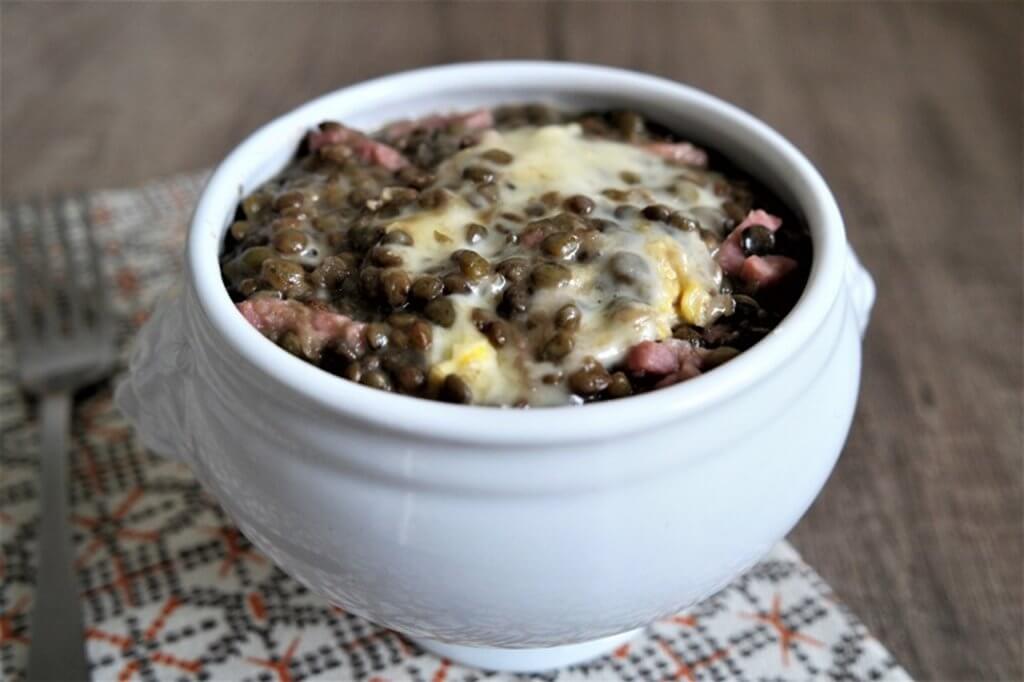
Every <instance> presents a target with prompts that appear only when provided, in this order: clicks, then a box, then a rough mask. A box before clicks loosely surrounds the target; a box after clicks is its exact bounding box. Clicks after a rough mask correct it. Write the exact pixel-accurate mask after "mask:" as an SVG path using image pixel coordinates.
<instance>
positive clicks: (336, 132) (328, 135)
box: [308, 126, 409, 171]
mask: <svg viewBox="0 0 1024 682" xmlns="http://www.w3.org/2000/svg"><path fill="white" fill-rule="evenodd" d="M308 139H309V149H310V151H314V152H315V151H317V150H318V149H320V148H322V147H327V146H329V145H334V144H341V145H345V146H346V147H349V148H350V149H352V151H353V152H355V154H356V156H358V157H359V158H360V159H362V160H363V161H366V162H368V163H373V164H376V165H378V166H383V167H384V168H386V169H388V170H390V171H396V170H399V169H400V168H404V167H405V166H408V165H409V162H408V161H407V160H406V158H405V157H404V156H402V153H401V152H400V151H398V150H397V149H395V148H394V147H392V146H390V145H387V144H384V143H383V142H378V141H376V140H373V139H371V138H369V137H367V136H366V135H363V134H362V133H360V132H359V131H357V130H352V129H351V128H345V127H342V126H336V127H331V128H328V129H327V130H316V131H313V132H311V133H309V138H308Z"/></svg>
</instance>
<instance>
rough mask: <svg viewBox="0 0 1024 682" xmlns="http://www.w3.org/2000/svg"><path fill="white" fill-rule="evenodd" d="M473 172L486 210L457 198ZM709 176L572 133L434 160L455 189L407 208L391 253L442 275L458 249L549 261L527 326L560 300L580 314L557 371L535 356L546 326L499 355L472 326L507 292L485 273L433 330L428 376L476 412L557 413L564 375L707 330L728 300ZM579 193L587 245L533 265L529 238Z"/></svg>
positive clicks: (497, 139)
mask: <svg viewBox="0 0 1024 682" xmlns="http://www.w3.org/2000/svg"><path fill="white" fill-rule="evenodd" d="M492 150H502V151H504V152H507V154H508V155H511V161H509V162H507V163H504V164H498V165H496V164H493V163H488V162H487V160H486V157H484V156H483V155H484V154H485V153H487V152H489V151H492ZM479 168H484V169H485V170H486V169H491V170H493V174H494V175H495V176H496V177H495V179H494V181H493V182H492V183H490V184H491V185H492V188H491V189H490V190H489V191H490V192H491V197H490V198H489V199H490V200H487V201H485V200H482V199H481V200H478V199H479V197H476V196H475V195H474V193H473V192H472V191H470V192H462V193H457V192H456V191H455V190H457V189H458V188H459V187H460V184H461V183H463V178H464V177H466V176H467V174H470V173H472V172H473V170H474V169H479ZM708 175H710V174H708V173H703V177H702V176H701V174H700V173H698V172H696V171H691V170H690V169H688V168H686V167H682V166H679V165H676V164H672V163H669V162H667V161H665V160H664V159H662V158H660V157H659V156H656V155H654V154H651V153H650V152H648V151H645V150H644V149H642V148H640V147H637V146H634V145H630V144H626V143H622V142H615V141H609V140H604V139H596V138H591V137H588V136H586V135H585V134H584V132H583V130H582V129H581V128H580V126H579V125H578V124H569V125H552V126H545V127H524V128H517V129H512V130H507V131H498V130H488V131H487V132H485V133H484V134H483V135H482V136H481V139H480V142H479V144H477V145H475V146H473V147H470V148H468V149H465V150H462V151H460V152H458V153H457V154H455V155H454V156H452V157H451V158H449V159H447V160H446V161H444V162H442V163H441V165H440V166H439V167H438V169H437V182H436V186H438V187H447V188H450V189H451V190H452V191H451V192H450V193H449V194H448V195H447V197H446V200H445V201H444V202H443V204H442V205H441V206H438V207H436V208H432V209H424V208H423V207H421V206H412V207H408V208H406V209H405V210H404V211H403V212H402V213H400V214H399V215H398V216H397V217H396V218H395V219H394V221H393V222H391V223H390V225H389V226H388V229H389V230H397V229H401V230H404V231H405V232H407V233H408V234H409V235H410V236H411V237H412V238H413V244H411V245H396V246H394V247H391V248H394V249H395V251H397V252H398V253H399V254H400V255H401V256H402V259H403V262H404V267H405V268H406V269H408V270H409V271H410V272H415V273H430V272H440V271H441V269H442V268H444V267H445V266H446V265H450V262H451V260H450V256H451V254H452V252H453V251H455V250H457V249H460V248H466V249H472V250H474V251H476V252H477V253H478V254H480V255H481V256H483V257H484V258H486V259H488V260H489V261H490V262H491V263H492V264H497V263H499V262H500V261H502V260H506V259H509V258H515V257H521V258H525V259H529V261H530V262H534V263H535V262H537V261H539V260H544V261H550V262H553V263H555V264H556V266H557V267H561V268H564V269H565V271H566V275H567V276H565V277H562V278H561V279H559V280H558V281H557V282H556V283H555V284H553V285H551V286H544V283H543V282H540V283H538V282H537V281H534V282H533V287H532V298H531V301H530V306H529V311H528V318H527V320H528V321H527V323H526V327H527V330H529V329H530V327H531V322H530V321H531V320H534V319H535V318H536V319H537V320H542V319H547V320H550V319H551V318H552V316H554V315H555V314H556V313H557V311H558V310H559V309H560V308H562V307H563V306H565V305H566V304H568V303H573V304H575V305H576V306H577V307H578V308H579V310H580V311H581V312H582V316H581V319H580V321H579V323H578V324H579V326H578V329H577V330H576V331H575V333H574V334H573V338H572V347H571V349H570V350H569V351H568V352H567V353H565V354H563V355H561V356H560V357H559V358H558V360H557V362H554V361H552V360H551V359H546V358H545V357H544V356H543V353H542V354H541V356H540V357H538V356H537V355H536V353H531V352H530V350H529V349H531V348H532V349H534V350H535V349H536V348H538V347H541V348H542V347H543V346H544V338H542V337H543V336H544V335H550V334H551V326H550V324H547V325H545V324H540V323H538V324H537V325H535V329H534V331H527V337H528V338H529V341H530V343H528V344H526V346H525V348H524V347H523V344H518V345H516V344H509V345H506V346H504V347H495V346H494V344H492V343H491V342H490V341H489V340H488V338H487V337H486V336H485V335H484V334H483V333H482V332H481V331H480V324H479V320H480V319H481V315H484V314H487V313H490V314H491V316H492V317H493V316H496V314H497V313H496V311H498V309H499V306H500V305H501V291H502V290H503V289H504V288H507V286H508V284H509V283H508V282H507V281H505V279H504V277H503V275H501V274H500V272H495V271H492V273H491V274H489V275H487V276H486V277H483V278H481V279H480V280H479V281H477V282H475V283H474V285H473V287H472V291H471V292H470V293H467V294H464V295H458V296H451V297H449V298H450V300H451V301H452V302H453V303H454V304H455V309H456V316H455V322H454V323H453V324H452V325H451V326H450V327H448V328H442V327H438V328H437V329H436V330H435V333H434V336H433V343H432V345H431V347H430V349H429V351H428V360H429V363H430V364H431V365H432V369H431V371H430V380H431V381H433V382H441V381H443V380H444V378H445V377H446V376H447V375H449V374H452V373H455V374H458V375H459V376H460V377H461V378H462V379H463V380H464V381H466V382H467V383H468V384H469V386H470V387H471V388H472V390H473V395H474V397H475V400H476V401H477V402H483V403H490V404H504V405H511V404H516V403H519V404H524V403H525V404H531V405H548V404H564V403H566V402H568V400H569V397H568V394H569V390H568V388H567V386H566V382H565V380H564V374H565V372H568V371H572V370H573V369H574V368H577V367H579V366H580V365H581V364H583V362H584V359H585V358H587V357H588V356H591V357H594V358H596V359H597V360H599V361H600V362H601V363H602V364H604V365H605V366H612V365H615V364H616V363H619V362H621V361H622V359H623V357H624V355H625V353H626V351H627V350H628V349H629V348H630V347H631V346H633V345H635V344H637V343H638V342H640V341H644V340H658V339H663V338H666V337H668V336H670V335H671V333H672V328H673V327H674V326H676V325H678V324H680V323H681V322H686V323H690V324H694V325H700V326H705V325H707V324H709V323H710V322H712V321H713V320H714V319H715V318H716V317H718V316H719V315H721V314H723V313H726V312H729V310H730V306H731V305H732V299H731V298H730V297H729V296H727V295H723V294H721V293H720V285H721V282H722V273H721V270H720V268H719V266H718V264H717V263H716V262H715V260H714V258H713V255H714V254H713V249H714V248H716V246H717V239H720V238H721V235H714V230H715V229H717V227H716V226H715V225H709V224H708V220H707V216H709V215H720V214H721V211H722V200H721V199H720V198H719V197H718V196H716V194H715V193H714V192H713V191H712V190H711V189H710V184H711V183H709V182H707V176H708ZM485 184H486V178H485ZM481 191H483V190H481ZM495 193H496V196H495ZM577 195H580V196H582V197H586V198H587V199H589V200H590V202H591V207H590V210H589V211H585V213H586V218H587V220H588V221H590V223H591V224H596V225H597V229H591V230H590V232H591V233H592V234H590V235H589V236H588V235H584V237H587V238H586V239H584V240H583V241H582V244H580V245H578V246H577V247H576V248H578V249H579V253H577V254H576V256H575V257H573V258H562V259H559V258H551V257H550V254H547V255H545V254H544V251H543V249H542V250H541V255H540V257H538V246H537V243H536V240H537V239H538V238H540V237H541V236H542V235H547V234H550V232H551V230H550V229H545V225H544V221H545V220H547V221H549V222H550V220H551V219H552V218H554V217H556V216H557V215H558V214H559V213H561V212H563V211H564V210H565V209H564V207H563V206H562V202H563V201H565V199H566V198H569V197H574V196H577ZM647 206H660V207H664V209H665V215H664V216H661V217H662V218H665V219H655V217H650V216H648V217H645V212H642V209H643V208H644V207H647ZM669 214H672V220H671V221H669V220H668V219H667V217H668V215H669ZM531 221H532V222H531ZM538 221H539V222H540V224H538ZM702 221H703V223H702ZM471 223H477V224H480V225H489V226H491V227H490V228H488V229H487V231H486V236H484V237H482V238H480V239H478V240H476V241H471V240H470V239H469V238H468V237H467V229H466V226H467V225H468V224H471ZM547 227H548V228H550V225H548V226H547ZM698 228H702V229H698ZM710 235H714V236H715V237H716V238H715V239H712V238H709V237H710ZM474 311H476V312H474Z"/></svg>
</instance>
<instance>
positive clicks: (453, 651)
mask: <svg viewBox="0 0 1024 682" xmlns="http://www.w3.org/2000/svg"><path fill="white" fill-rule="evenodd" d="M641 632H643V628H637V629H636V630H630V631H629V632H623V633H621V634H618V635H612V636H610V637H602V638H600V639H592V640H590V641H587V642H578V643H576V644H566V645H565V646H553V647H543V648H539V649H498V648H492V647H477V646H462V645H459V644H448V643H447V642H439V641H437V640H436V639H421V638H419V637H410V639H411V640H412V641H413V642H415V643H416V644H417V645H418V646H419V647H420V648H421V649H425V650H426V651H429V652H430V653H432V654H437V655H438V656H443V657H444V658H447V659H450V660H451V661H453V662H455V663H462V664H463V665H469V666H473V667H474V668H483V669H484V670H496V671H500V672H511V673H537V672H543V671H545V670H551V669H552V668H562V667H565V666H567V665H575V664H577V663H583V662H585V661H589V660H591V659H594V658H597V657H599V656H603V655H605V654H607V653H611V652H612V651H614V650H615V649H617V648H618V647H620V646H622V645H623V644H625V643H626V642H628V641H629V640H631V639H633V638H634V637H637V636H638V635H640V633H641Z"/></svg>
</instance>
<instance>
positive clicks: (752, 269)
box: [716, 209, 796, 286]
mask: <svg viewBox="0 0 1024 682" xmlns="http://www.w3.org/2000/svg"><path fill="white" fill-rule="evenodd" d="M751 225H764V226H765V227H767V228H768V229H769V230H771V231H772V232H775V231H776V230H778V229H779V228H780V227H782V218H780V217H778V216H774V215H772V214H771V213H768V212H767V211H762V210H761V209H756V210H753V211H750V212H749V213H747V217H746V218H744V219H743V221H742V222H740V224H739V225H737V226H736V227H735V228H734V229H733V231H732V232H730V233H729V236H728V237H726V238H725V240H724V241H723V242H722V245H721V246H720V247H719V249H718V255H717V256H716V258H717V259H718V264H719V265H720V266H722V272H724V273H725V274H727V275H729V276H730V277H740V278H741V279H743V280H744V281H745V282H748V283H750V284H757V285H758V286H771V285H772V284H775V283H777V282H778V281H779V280H780V279H781V278H782V277H784V276H785V275H786V274H788V273H789V272H790V271H792V270H793V268H794V267H796V261H794V260H793V259H792V258H786V257H785V256H750V257H747V256H745V255H743V248H742V247H741V246H740V237H741V236H742V235H743V230H745V229H747V228H748V227H750V226H751ZM752 258H759V259H762V261H763V259H771V260H770V261H769V263H771V264H766V263H764V262H761V261H757V262H755V263H754V264H753V265H751V266H749V267H747V263H748V262H749V261H750V260H751V259H752ZM777 259H783V261H785V263H784V262H782V261H777ZM790 264H791V265H792V267H790Z"/></svg>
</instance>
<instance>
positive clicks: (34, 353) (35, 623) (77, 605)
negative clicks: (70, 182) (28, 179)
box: [8, 199, 116, 681]
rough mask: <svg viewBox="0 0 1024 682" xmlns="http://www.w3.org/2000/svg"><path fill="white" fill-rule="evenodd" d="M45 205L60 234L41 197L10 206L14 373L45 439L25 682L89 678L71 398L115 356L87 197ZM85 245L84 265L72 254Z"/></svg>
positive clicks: (107, 370)
mask: <svg viewBox="0 0 1024 682" xmlns="http://www.w3.org/2000/svg"><path fill="white" fill-rule="evenodd" d="M69 203H70V204H71V205H72V206H74V205H77V206H79V207H80V210H81V213H82V216H83V218H82V220H83V224H84V225H85V227H86V229H85V233H86V234H85V239H84V242H85V245H84V249H83V248H82V247H81V246H80V245H79V244H76V243H74V242H73V241H72V237H73V235H72V231H71V227H70V224H69V221H68V218H67V213H66V210H67V208H68V204H69ZM50 208H51V209H52V210H51V213H52V216H53V220H52V224H53V226H54V227H55V228H56V230H55V231H56V239H54V238H53V236H54V235H53V230H47V229H45V225H46V222H45V220H44V218H45V215H46V211H44V209H43V207H42V205H41V204H40V203H38V202H36V203H34V204H31V205H29V206H27V207H14V208H12V209H11V210H10V211H9V212H8V216H9V225H10V228H11V230H10V233H11V237H12V243H11V244H10V245H9V249H8V253H9V254H10V258H11V261H12V263H13V265H14V283H13V287H12V288H13V290H14V304H13V315H12V317H13V319H14V339H15V355H16V358H17V373H18V379H19V381H20V382H21V386H22V388H23V389H24V390H25V391H27V392H28V393H31V394H33V395H34V396H36V398H37V399H38V414H39V424H40V433H41V441H42V442H41V447H40V458H41V462H40V479H39V482H40V510H41V514H42V517H41V519H40V521H39V527H38V529H37V534H36V537H37V546H38V548H39V550H38V561H37V565H38V570H37V576H36V593H35V604H34V606H33V610H32V626H31V648H30V650H29V659H28V679H29V680H30V681H35V680H62V681H67V680H86V679H88V678H89V665H88V663H87V661H86V657H85V640H84V637H83V624H82V605H81V598H80V594H79V588H78V581H77V580H76V578H75V570H74V564H73V551H72V544H71V530H70V526H69V523H68V513H69V504H68V493H69V483H68V462H67V460H68V440H69V435H70V429H71V399H72V395H73V393H74V392H75V391H76V390H77V389H79V388H82V387H83V386H86V385H87V384H90V383H93V382H95V381H98V380H99V379H101V378H103V377H104V376H106V375H108V374H109V373H110V372H111V371H112V370H113V368H114V361H115V359H116V348H115V337H114V324H113V321H112V319H111V315H110V309H109V306H108V304H107V296H108V293H107V292H108V290H107V289H106V287H105V286H104V276H103V267H102V262H101V257H100V252H99V249H98V248H97V246H96V241H95V237H94V235H93V233H92V229H91V225H90V224H89V218H88V216H89V207H88V203H87V201H85V200H84V199H82V200H80V201H72V202H68V201H60V202H58V203H56V204H53V205H51V206H50ZM26 209H27V210H26ZM23 213H27V214H28V217H29V219H28V220H24V219H23V218H24V217H25V216H23V215H22V214H23ZM82 251H84V252H85V259H84V260H85V264H84V266H85V267H83V263H81V262H80V261H79V259H77V258H76V255H77V254H79V253H81V252H82ZM61 271H62V272H63V278H62V279H59V278H58V277H57V273H59V272H61ZM61 302H63V306H62V305H61Z"/></svg>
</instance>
